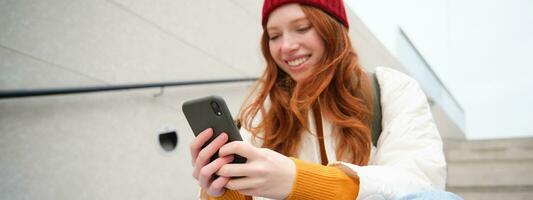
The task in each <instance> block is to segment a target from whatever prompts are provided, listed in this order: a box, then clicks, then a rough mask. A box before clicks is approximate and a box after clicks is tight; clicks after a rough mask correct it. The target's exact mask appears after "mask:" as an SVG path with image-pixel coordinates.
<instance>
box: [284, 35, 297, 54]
mask: <svg viewBox="0 0 533 200" xmlns="http://www.w3.org/2000/svg"><path fill="white" fill-rule="evenodd" d="M299 47H300V44H299V43H298V41H297V40H295V38H293V37H290V36H287V37H283V43H282V45H281V52H282V53H292V52H294V51H296V50H298V48H299Z"/></svg>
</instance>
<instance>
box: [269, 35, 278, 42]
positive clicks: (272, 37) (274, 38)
mask: <svg viewBox="0 0 533 200" xmlns="http://www.w3.org/2000/svg"><path fill="white" fill-rule="evenodd" d="M278 38H279V35H277V34H276V35H270V37H269V39H270V40H271V41H272V40H276V39H278Z"/></svg>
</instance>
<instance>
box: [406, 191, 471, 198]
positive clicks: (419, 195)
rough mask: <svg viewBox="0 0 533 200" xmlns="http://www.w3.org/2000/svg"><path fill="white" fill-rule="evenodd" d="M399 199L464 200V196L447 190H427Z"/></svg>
mask: <svg viewBox="0 0 533 200" xmlns="http://www.w3.org/2000/svg"><path fill="white" fill-rule="evenodd" d="M398 200H463V198H461V197H459V196H457V195H455V194H453V193H451V192H446V191H438V190H434V191H425V192H417V193H413V194H409V195H407V196H404V197H402V198H400V199H398Z"/></svg>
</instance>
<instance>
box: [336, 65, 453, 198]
mask: <svg viewBox="0 0 533 200" xmlns="http://www.w3.org/2000/svg"><path fill="white" fill-rule="evenodd" d="M376 74H377V76H378V81H379V84H380V88H381V106H382V117H383V120H382V126H383V132H382V133H381V136H380V138H379V140H378V143H377V149H376V152H375V154H374V155H373V158H372V162H371V163H369V165H368V166H357V165H353V164H349V163H343V162H337V163H334V164H333V165H343V166H345V167H344V169H345V170H353V172H352V173H355V174H357V176H359V180H360V186H359V187H360V188H359V189H360V191H359V196H358V198H357V199H397V198H399V197H401V196H404V195H406V194H409V193H413V192H418V191H423V190H430V189H444V187H445V183H446V161H445V159H444V152H443V149H442V140H441V138H440V134H439V132H438V130H437V128H436V125H435V123H434V121H433V117H432V114H431V110H430V107H429V104H428V102H427V98H426V96H425V94H424V93H423V91H422V90H421V88H420V86H419V84H418V83H417V82H416V81H415V80H414V79H412V78H410V77H408V76H407V75H405V74H402V73H400V72H398V71H395V70H393V69H388V68H376Z"/></svg>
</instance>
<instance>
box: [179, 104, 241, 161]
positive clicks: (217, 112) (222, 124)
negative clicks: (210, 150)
mask: <svg viewBox="0 0 533 200" xmlns="http://www.w3.org/2000/svg"><path fill="white" fill-rule="evenodd" d="M182 110H183V113H184V114H185V117H186V118H187V122H189V125H190V126H191V129H192V131H193V133H194V135H195V136H196V137H197V136H198V135H199V134H200V133H201V132H202V131H204V130H206V129H208V128H211V129H212V130H213V134H212V137H211V138H209V139H208V140H207V142H206V143H205V144H204V145H203V146H202V148H204V147H206V146H207V145H208V144H210V143H211V142H213V140H214V139H215V138H217V137H218V136H219V135H220V134H221V133H226V134H227V135H228V140H227V142H226V143H229V142H232V141H242V138H241V135H240V133H239V130H238V129H237V127H236V126H235V124H234V122H233V118H232V117H231V113H230V112H229V109H228V107H227V106H226V102H225V101H224V99H222V98H221V97H219V96H207V97H203V98H199V99H194V100H190V101H187V102H185V103H184V104H183V106H182ZM216 158H218V151H217V152H216V153H215V154H213V156H211V159H210V162H212V161H214V160H215V159H216ZM232 163H246V158H244V157H242V156H239V155H235V158H234V159H233V162H232Z"/></svg>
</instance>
